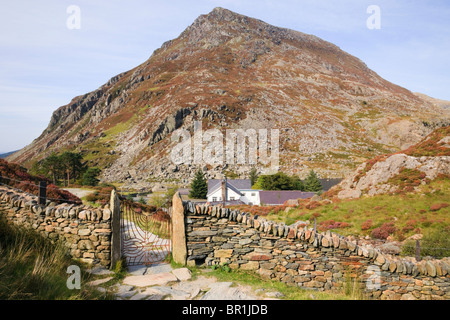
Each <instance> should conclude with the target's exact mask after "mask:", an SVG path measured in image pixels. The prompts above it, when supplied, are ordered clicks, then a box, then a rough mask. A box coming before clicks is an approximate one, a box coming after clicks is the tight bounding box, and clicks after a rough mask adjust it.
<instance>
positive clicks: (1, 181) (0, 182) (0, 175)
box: [0, 171, 3, 184]
mask: <svg viewBox="0 0 450 320" xmlns="http://www.w3.org/2000/svg"><path fill="white" fill-rule="evenodd" d="M0 184H3V177H2V172H1V171H0Z"/></svg>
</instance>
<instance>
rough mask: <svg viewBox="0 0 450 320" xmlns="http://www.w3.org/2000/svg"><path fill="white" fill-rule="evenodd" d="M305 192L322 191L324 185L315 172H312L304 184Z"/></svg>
mask: <svg viewBox="0 0 450 320" xmlns="http://www.w3.org/2000/svg"><path fill="white" fill-rule="evenodd" d="M303 185H304V189H305V191H310V192H319V191H322V184H321V183H320V180H319V178H318V177H317V174H316V173H315V172H314V170H311V171H310V172H309V174H308V176H307V177H306V179H305V181H304V182H303Z"/></svg>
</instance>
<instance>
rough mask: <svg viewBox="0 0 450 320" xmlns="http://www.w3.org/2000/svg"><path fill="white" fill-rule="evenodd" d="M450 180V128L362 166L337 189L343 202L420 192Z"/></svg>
mask: <svg viewBox="0 0 450 320" xmlns="http://www.w3.org/2000/svg"><path fill="white" fill-rule="evenodd" d="M441 177H447V178H448V177H450V127H448V126H447V127H444V128H441V129H437V130H435V131H434V132H432V133H431V134H430V135H429V136H427V137H426V138H425V139H423V141H421V142H420V143H419V144H417V145H414V146H412V147H410V148H408V149H407V150H404V151H402V152H399V153H395V154H392V155H384V156H379V157H377V158H375V159H371V160H370V161H367V162H365V163H363V164H361V165H360V166H359V167H358V168H357V169H356V170H355V171H354V172H353V173H352V174H350V175H349V176H348V177H346V178H345V179H344V180H343V181H342V182H341V183H340V184H339V185H337V186H336V187H334V189H335V190H336V191H338V193H337V196H338V198H340V199H348V198H359V197H361V195H362V194H366V195H369V196H372V195H376V194H384V193H395V192H402V191H414V190H418V188H419V187H420V186H421V185H424V184H427V183H429V182H430V181H432V180H435V179H436V178H441Z"/></svg>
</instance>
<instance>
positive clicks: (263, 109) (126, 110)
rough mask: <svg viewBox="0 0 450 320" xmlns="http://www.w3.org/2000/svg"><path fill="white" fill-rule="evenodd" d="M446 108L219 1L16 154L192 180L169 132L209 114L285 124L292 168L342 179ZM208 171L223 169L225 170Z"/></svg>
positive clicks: (230, 121)
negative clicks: (65, 154) (64, 157)
mask: <svg viewBox="0 0 450 320" xmlns="http://www.w3.org/2000/svg"><path fill="white" fill-rule="evenodd" d="M442 115H443V112H442V109H441V108H439V107H438V106H436V105H433V104H432V103H431V102H429V101H425V100H423V99H422V98H421V97H420V96H417V95H415V94H413V93H412V92H410V91H409V90H407V89H405V88H402V87H400V86H397V85H395V84H392V83H390V82H389V81H386V80H384V79H383V78H381V77H380V76H379V75H378V74H376V73H375V72H374V71H372V70H370V69H369V68H368V67H367V65H366V64H365V63H364V62H362V61H361V60H360V59H358V58H356V57H354V56H352V55H350V54H348V53H346V52H344V51H342V50H341V49H339V47H338V46H336V45H334V44H332V43H330V42H327V41H325V40H322V39H320V38H318V37H316V36H313V35H307V34H304V33H302V32H299V31H294V30H290V29H286V28H279V27H275V26H271V25H270V24H267V23H265V22H263V21H261V20H258V19H254V18H250V17H246V16H244V15H240V14H237V13H234V12H232V11H229V10H227V9H223V8H215V9H214V10H212V11H211V12H210V13H209V14H206V15H200V16H199V17H198V18H197V19H196V20H195V21H194V22H193V23H192V24H191V25H190V26H188V27H187V28H186V29H185V30H184V31H183V32H182V33H181V34H180V36H179V37H177V38H175V39H172V40H169V41H166V42H165V43H163V44H162V46H161V47H160V48H159V49H157V50H155V51H154V52H153V53H152V54H151V56H150V58H149V59H148V60H147V61H145V62H143V63H142V64H140V65H139V66H137V67H135V68H133V69H131V70H128V71H126V72H123V73H120V74H118V75H117V76H114V77H112V78H111V79H109V81H107V82H106V83H105V84H104V85H102V86H100V87H99V88H98V89H96V90H94V91H92V92H89V93H87V94H84V95H80V96H78V97H75V98H73V99H72V101H71V102H70V103H69V104H67V105H65V106H61V107H59V108H58V109H57V110H55V112H54V113H53V115H52V117H51V120H50V122H49V125H48V127H47V128H46V129H45V130H44V131H43V133H42V134H41V135H40V136H39V137H38V138H36V139H35V140H34V141H33V142H32V143H31V144H30V145H29V146H27V147H25V148H24V149H22V150H20V151H18V152H16V153H15V154H14V155H12V156H10V157H9V158H8V160H10V161H15V162H18V163H21V164H24V165H26V166H30V165H31V163H32V162H33V161H38V160H39V159H41V158H42V157H45V156H47V155H49V154H50V153H51V152H61V151H63V150H72V151H77V152H80V153H82V154H83V155H84V156H85V159H86V160H87V161H88V162H89V163H90V164H91V165H98V166H100V167H101V168H102V169H103V171H104V174H103V179H104V180H105V181H109V182H112V181H121V182H124V181H125V182H126V183H128V184H132V185H139V184H140V185H145V184H146V183H147V182H148V181H149V179H150V180H153V179H159V180H177V181H179V182H181V183H187V182H188V181H189V180H190V176H191V175H192V171H195V170H193V168H192V167H191V166H176V165H174V164H171V163H170V159H169V154H170V152H169V150H170V148H171V147H173V146H174V143H173V142H170V134H171V133H172V132H173V131H174V130H176V129H178V128H185V129H187V130H189V131H190V132H192V130H193V122H194V121H196V120H202V121H203V122H204V124H203V126H204V129H208V128H219V129H221V130H225V129H227V128H231V129H232V128H242V129H248V128H254V129H260V128H266V129H270V128H279V129H280V160H281V162H282V163H281V167H282V170H283V171H287V172H291V173H297V174H299V175H302V174H305V173H307V172H308V171H309V170H310V168H314V169H317V170H318V171H319V172H320V173H321V175H322V176H324V177H342V176H343V175H345V174H346V173H348V172H351V170H352V169H353V168H354V167H355V166H356V165H357V164H358V163H361V162H363V161H364V159H367V158H371V157H372V156H374V155H377V154H380V153H384V152H385V151H395V150H400V149H404V148H405V147H407V146H408V144H409V145H412V144H413V143H415V142H417V141H419V140H420V139H421V138H422V137H424V136H425V135H426V134H428V133H429V132H431V130H432V129H433V128H434V127H436V126H441V125H443V124H446V123H450V121H449V119H450V117H448V115H446V116H444V117H443V116H442ZM424 123H427V126H425V125H424ZM370 150H371V151H370ZM248 168H249V166H240V167H230V168H228V170H231V171H233V172H234V173H236V174H237V175H245V174H246V173H247V172H248ZM208 170H209V172H208V174H209V175H210V176H211V177H217V176H219V175H221V174H222V171H223V168H222V167H217V166H216V167H212V168H211V167H209V168H208Z"/></svg>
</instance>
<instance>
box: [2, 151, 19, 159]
mask: <svg viewBox="0 0 450 320" xmlns="http://www.w3.org/2000/svg"><path fill="white" fill-rule="evenodd" d="M17 151H19V150H16V151H11V152H6V153H1V154H0V159H4V158H6V157H8V156H10V155H12V154H13V153H14V152H17Z"/></svg>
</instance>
